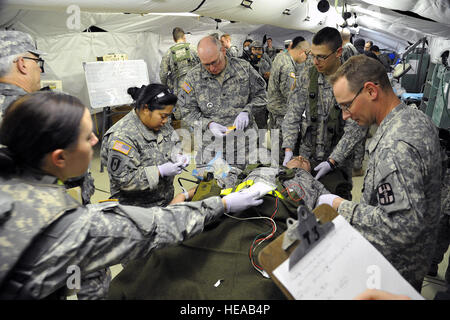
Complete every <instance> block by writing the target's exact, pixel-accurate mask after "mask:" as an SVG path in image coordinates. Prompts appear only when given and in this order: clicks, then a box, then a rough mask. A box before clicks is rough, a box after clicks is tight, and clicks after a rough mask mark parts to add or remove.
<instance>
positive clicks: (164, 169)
mask: <svg viewBox="0 0 450 320" xmlns="http://www.w3.org/2000/svg"><path fill="white" fill-rule="evenodd" d="M158 170H159V174H160V175H161V177H171V176H176V175H177V174H180V173H181V171H182V170H183V162H182V161H178V162H177V163H173V162H166V163H164V164H162V165H159V166H158Z"/></svg>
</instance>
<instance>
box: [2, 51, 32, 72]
mask: <svg viewBox="0 0 450 320" xmlns="http://www.w3.org/2000/svg"><path fill="white" fill-rule="evenodd" d="M25 54H26V52H24V53H20V54H14V55H11V56H6V57H2V58H0V77H4V76H6V75H7V74H8V73H10V72H11V70H12V66H13V63H14V61H15V60H16V59H17V58H19V57H22V56H24V55H25Z"/></svg>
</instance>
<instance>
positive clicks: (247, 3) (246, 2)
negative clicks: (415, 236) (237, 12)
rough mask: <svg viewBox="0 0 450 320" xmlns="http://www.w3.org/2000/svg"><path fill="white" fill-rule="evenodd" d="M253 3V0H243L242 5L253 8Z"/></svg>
mask: <svg viewBox="0 0 450 320" xmlns="http://www.w3.org/2000/svg"><path fill="white" fill-rule="evenodd" d="M252 3H253V1H252V0H242V2H241V6H243V7H246V8H248V9H251V8H252Z"/></svg>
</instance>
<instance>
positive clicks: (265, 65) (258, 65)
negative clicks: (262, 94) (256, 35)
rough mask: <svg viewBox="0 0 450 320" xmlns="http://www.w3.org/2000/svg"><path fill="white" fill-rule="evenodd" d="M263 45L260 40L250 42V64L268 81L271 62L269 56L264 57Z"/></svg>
mask: <svg viewBox="0 0 450 320" xmlns="http://www.w3.org/2000/svg"><path fill="white" fill-rule="evenodd" d="M263 54H264V52H263V45H262V43H261V42H260V41H253V42H252V43H251V44H250V64H251V65H252V66H253V68H255V70H256V71H258V73H259V74H260V75H261V77H263V78H264V79H265V80H266V82H267V81H268V80H269V76H270V65H271V64H270V63H269V62H268V61H267V59H268V58H267V57H263Z"/></svg>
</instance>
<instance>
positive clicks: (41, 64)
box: [22, 57, 44, 73]
mask: <svg viewBox="0 0 450 320" xmlns="http://www.w3.org/2000/svg"><path fill="white" fill-rule="evenodd" d="M22 58H24V59H28V60H34V61H36V63H37V64H38V65H39V68H41V72H42V73H44V60H43V59H41V58H31V57H22Z"/></svg>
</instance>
